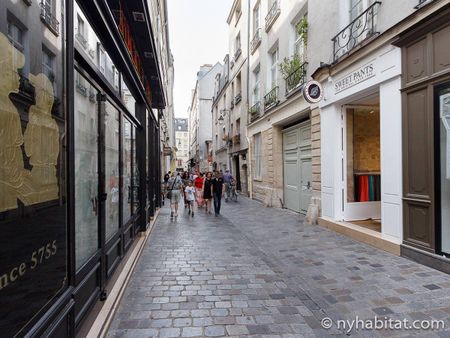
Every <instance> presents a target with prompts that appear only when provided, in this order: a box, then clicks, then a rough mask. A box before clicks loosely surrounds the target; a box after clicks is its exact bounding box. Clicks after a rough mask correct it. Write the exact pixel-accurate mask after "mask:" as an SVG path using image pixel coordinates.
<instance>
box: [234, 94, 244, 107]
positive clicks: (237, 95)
mask: <svg viewBox="0 0 450 338" xmlns="http://www.w3.org/2000/svg"><path fill="white" fill-rule="evenodd" d="M241 100H242V94H241V93H239V94H236V96H235V97H234V103H235V104H236V105H237V104H238V103H239V102H241Z"/></svg>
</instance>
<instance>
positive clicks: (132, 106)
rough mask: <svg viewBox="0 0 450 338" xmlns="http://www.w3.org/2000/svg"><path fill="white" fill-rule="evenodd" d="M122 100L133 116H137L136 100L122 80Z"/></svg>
mask: <svg viewBox="0 0 450 338" xmlns="http://www.w3.org/2000/svg"><path fill="white" fill-rule="evenodd" d="M121 88H122V99H123V102H124V103H125V106H126V107H127V109H128V111H129V112H130V113H131V115H133V116H136V100H135V99H134V97H133V94H131V92H130V90H129V89H128V86H127V85H126V83H125V81H123V79H121Z"/></svg>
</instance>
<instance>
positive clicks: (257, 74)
mask: <svg viewBox="0 0 450 338" xmlns="http://www.w3.org/2000/svg"><path fill="white" fill-rule="evenodd" d="M253 81H254V86H253V90H252V99H253V104H256V103H257V102H258V101H260V100H261V67H260V66H259V65H258V67H256V68H255V69H254V70H253Z"/></svg>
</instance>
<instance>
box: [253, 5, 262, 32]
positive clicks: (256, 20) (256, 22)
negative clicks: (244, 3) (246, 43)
mask: <svg viewBox="0 0 450 338" xmlns="http://www.w3.org/2000/svg"><path fill="white" fill-rule="evenodd" d="M259 28H261V3H259V2H258V3H257V4H256V6H255V8H253V36H255V34H256V32H257V30H258V29H259Z"/></svg>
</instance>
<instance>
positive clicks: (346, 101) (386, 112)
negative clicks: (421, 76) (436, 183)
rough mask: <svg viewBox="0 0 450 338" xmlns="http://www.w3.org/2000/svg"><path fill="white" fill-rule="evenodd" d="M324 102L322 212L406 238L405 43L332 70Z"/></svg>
mask: <svg viewBox="0 0 450 338" xmlns="http://www.w3.org/2000/svg"><path fill="white" fill-rule="evenodd" d="M331 74H332V75H331V76H330V77H328V79H327V80H326V81H324V82H323V86H324V94H325V95H324V99H323V100H322V101H321V103H320V110H321V113H320V114H321V120H320V122H321V168H322V175H321V177H322V183H321V189H322V191H321V196H322V219H323V220H326V221H331V222H339V223H341V224H348V225H350V227H353V228H358V227H361V229H362V228H364V230H365V231H366V230H367V232H368V233H369V234H373V235H375V237H378V238H380V239H383V240H387V241H389V242H392V243H395V244H400V243H401V241H402V127H401V126H402V111H401V93H400V88H401V51H400V49H399V48H397V47H393V46H391V45H386V46H383V47H380V48H378V49H377V50H375V51H374V52H372V53H371V54H369V55H367V56H366V57H364V58H361V59H360V60H358V61H357V62H354V63H352V64H350V66H348V67H347V68H345V69H343V70H340V71H339V72H337V73H331Z"/></svg>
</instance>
